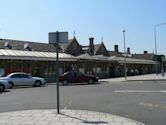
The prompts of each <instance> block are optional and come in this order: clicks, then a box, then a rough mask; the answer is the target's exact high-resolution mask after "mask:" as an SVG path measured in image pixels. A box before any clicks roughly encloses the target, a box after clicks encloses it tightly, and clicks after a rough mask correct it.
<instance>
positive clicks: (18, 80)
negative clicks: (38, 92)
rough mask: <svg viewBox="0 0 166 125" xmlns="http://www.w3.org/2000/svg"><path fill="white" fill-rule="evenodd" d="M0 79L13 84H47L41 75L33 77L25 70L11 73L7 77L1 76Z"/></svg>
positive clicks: (36, 85)
mask: <svg viewBox="0 0 166 125" xmlns="http://www.w3.org/2000/svg"><path fill="white" fill-rule="evenodd" d="M0 80H6V81H8V82H9V84H11V85H12V87H13V86H24V85H25V86H27V85H32V86H35V87H39V86H41V85H45V84H46V80H45V79H44V78H40V77H32V76H31V75H29V74H26V73H23V72H15V73H11V74H9V75H8V76H6V77H1V78H0Z"/></svg>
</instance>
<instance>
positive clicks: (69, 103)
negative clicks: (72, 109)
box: [64, 101, 72, 110]
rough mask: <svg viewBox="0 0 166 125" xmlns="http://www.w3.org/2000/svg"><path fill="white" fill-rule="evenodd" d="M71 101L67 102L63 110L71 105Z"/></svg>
mask: <svg viewBox="0 0 166 125" xmlns="http://www.w3.org/2000/svg"><path fill="white" fill-rule="evenodd" d="M71 103H72V101H69V102H68V103H67V105H66V106H65V107H64V110H65V109H67V108H68V106H69V105H71Z"/></svg>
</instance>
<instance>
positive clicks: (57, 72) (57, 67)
mask: <svg viewBox="0 0 166 125" xmlns="http://www.w3.org/2000/svg"><path fill="white" fill-rule="evenodd" d="M56 46H57V47H56V83H57V113H58V114H59V113H60V112H59V45H58V42H57V43H56Z"/></svg>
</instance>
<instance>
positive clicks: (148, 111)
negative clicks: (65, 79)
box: [0, 81, 166, 125]
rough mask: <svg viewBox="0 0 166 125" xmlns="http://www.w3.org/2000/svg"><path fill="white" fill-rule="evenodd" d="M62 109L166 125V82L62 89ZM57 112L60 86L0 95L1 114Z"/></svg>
mask: <svg viewBox="0 0 166 125" xmlns="http://www.w3.org/2000/svg"><path fill="white" fill-rule="evenodd" d="M60 107H61V108H66V109H81V110H92V111H100V112H107V113H111V114H114V115H119V116H122V117H127V118H131V119H134V120H136V121H139V122H142V123H144V124H146V125H166V82H165V81H158V82H157V81H155V82H153V81H149V82H148V81H146V82H139V81H137V82H121V83H120V82H119V83H118V82H116V83H109V82H108V81H105V82H102V83H100V84H93V85H71V86H60ZM55 108H56V85H48V86H46V87H38V88H32V87H24V88H22V87H21V88H14V89H11V90H9V91H6V92H4V93H2V94H0V112H6V111H16V110H28V109H55Z"/></svg>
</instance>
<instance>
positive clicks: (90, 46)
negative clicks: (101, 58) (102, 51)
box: [89, 37, 94, 55]
mask: <svg viewBox="0 0 166 125" xmlns="http://www.w3.org/2000/svg"><path fill="white" fill-rule="evenodd" d="M93 40H94V38H93V37H90V38H89V53H90V54H91V55H94V43H93Z"/></svg>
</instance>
